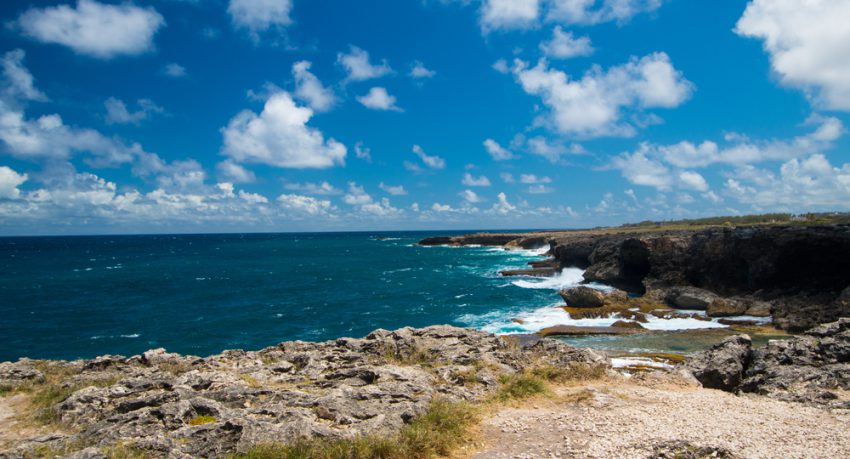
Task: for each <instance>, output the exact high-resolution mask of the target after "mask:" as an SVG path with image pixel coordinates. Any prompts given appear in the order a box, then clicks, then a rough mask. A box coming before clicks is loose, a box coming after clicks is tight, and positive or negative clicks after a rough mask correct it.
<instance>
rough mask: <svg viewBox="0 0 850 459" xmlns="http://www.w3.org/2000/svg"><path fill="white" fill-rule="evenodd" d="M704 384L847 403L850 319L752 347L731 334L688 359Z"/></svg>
mask: <svg viewBox="0 0 850 459" xmlns="http://www.w3.org/2000/svg"><path fill="white" fill-rule="evenodd" d="M687 366H688V367H689V368H691V371H692V372H693V373H694V376H696V378H697V379H698V380H699V381H700V382H702V383H703V385H704V386H706V387H714V388H718V389H723V390H726V391H730V392H753V393H757V394H762V395H767V396H770V397H773V398H777V399H780V400H788V401H797V402H807V403H813V404H821V405H829V406H838V407H843V408H850V400H848V399H847V397H846V396H843V393H844V392H843V391H848V390H850V318H842V319H840V320H838V321H835V322H832V323H828V324H823V325H820V326H818V327H815V328H813V329H811V330H809V331H808V332H806V333H805V334H804V335H801V336H796V337H794V338H791V339H788V340H774V341H770V342H769V343H768V344H767V345H766V346H764V347H761V348H756V349H753V348H752V347H751V346H750V342H749V337H747V336H746V335H739V336H735V337H730V338H728V339H727V340H725V341H724V342H722V343H720V344H718V345H717V346H715V347H713V348H711V349H709V350H707V351H704V352H701V353H698V354H696V355H695V356H693V357H692V358H691V359H690V360H689V361H688V363H687Z"/></svg>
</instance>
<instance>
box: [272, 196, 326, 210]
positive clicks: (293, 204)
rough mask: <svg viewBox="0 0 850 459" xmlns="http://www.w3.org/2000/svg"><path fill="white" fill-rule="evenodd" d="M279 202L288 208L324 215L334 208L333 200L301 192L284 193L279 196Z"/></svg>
mask: <svg viewBox="0 0 850 459" xmlns="http://www.w3.org/2000/svg"><path fill="white" fill-rule="evenodd" d="M277 202H278V204H279V205H280V206H281V207H283V208H284V209H286V210H290V211H295V212H300V213H305V214H308V215H322V214H326V213H328V212H329V211H331V210H332V209H333V206H332V205H331V202H330V201H328V200H327V199H317V198H314V197H312V196H302V195H300V194H282V195H280V196H278V197H277Z"/></svg>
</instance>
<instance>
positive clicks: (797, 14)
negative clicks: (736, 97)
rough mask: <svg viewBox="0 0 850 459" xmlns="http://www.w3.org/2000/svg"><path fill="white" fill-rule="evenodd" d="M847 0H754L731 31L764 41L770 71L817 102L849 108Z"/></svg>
mask: <svg viewBox="0 0 850 459" xmlns="http://www.w3.org/2000/svg"><path fill="white" fill-rule="evenodd" d="M849 17H850V1H848V0H806V1H801V0H753V1H751V2H750V3H749V4H748V5H747V9H746V10H745V11H744V14H743V16H742V17H741V18H740V20H739V21H738V24H737V26H736V27H735V32H736V33H738V34H739V35H742V36H746V37H753V38H758V39H761V40H763V41H764V49H765V51H767V53H768V54H769V55H770V62H771V67H772V68H773V71H774V72H775V73H776V74H777V75H779V78H780V81H781V82H782V83H783V84H785V85H788V86H792V87H797V88H802V89H803V90H804V91H805V92H806V94H807V95H808V96H809V97H810V98H811V99H812V101H813V102H814V103H815V104H816V105H817V106H820V107H824V108H828V109H835V110H845V111H847V110H850V78H848V77H847V75H850V59H848V56H850V22H848V20H847V18H849Z"/></svg>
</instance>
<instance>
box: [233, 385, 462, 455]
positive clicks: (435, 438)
mask: <svg viewBox="0 0 850 459" xmlns="http://www.w3.org/2000/svg"><path fill="white" fill-rule="evenodd" d="M477 420H478V412H477V410H476V409H475V408H474V407H473V406H472V405H470V404H468V403H465V402H453V401H449V400H446V399H434V400H433V401H432V402H431V405H430V406H429V408H428V411H427V412H426V413H425V414H424V415H422V416H420V417H418V418H416V419H415V420H414V421H413V422H411V423H410V424H408V425H406V426H405V427H404V428H402V430H401V432H399V433H398V434H397V435H395V436H390V437H380V436H368V437H358V438H354V439H334V440H330V439H308V440H301V441H297V442H295V443H292V444H288V445H286V444H277V443H266V444H261V445H256V446H254V447H252V448H251V449H249V450H248V451H246V452H244V453H240V454H235V455H232V456H230V458H231V459H430V458H433V457H439V456H446V455H448V454H450V453H451V452H452V451H454V450H455V449H456V448H458V447H459V446H460V445H462V444H463V443H465V442H466V441H468V440H469V437H470V435H471V433H470V432H471V427H472V426H473V425H474V424H475V423H476V422H477Z"/></svg>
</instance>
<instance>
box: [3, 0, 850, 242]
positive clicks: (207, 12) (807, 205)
mask: <svg viewBox="0 0 850 459" xmlns="http://www.w3.org/2000/svg"><path fill="white" fill-rule="evenodd" d="M848 17H850V0H751V1H744V0H724V1H692V0H357V1H353V0H311V1H308V0H149V1H144V2H143V1H140V0H136V1H120V2H114V1H109V0H76V1H69V0H62V1H56V0H47V1H44V0H36V1H32V0H30V1H16V0H6V1H4V2H2V4H0V40H2V42H1V43H2V46H0V59H2V67H0V80H2V83H0V84H1V85H0V235H43V234H112V233H197V232H255V231H263V232H266V231H280V232H287V231H355V230H416V229H423V230H424V229H447V230H448V229H511V228H578V227H589V226H597V225H613V224H620V223H624V222H637V221H642V220H665V219H679V218H696V217H701V216H710V215H737V214H750V213H765V212H775V211H781V212H794V213H802V212H813V211H833V210H837V211H846V210H850V155H848V151H850V140H848V135H847V127H846V126H847V124H848V123H850V118H848V112H850V21H847V20H846V18H848Z"/></svg>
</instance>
